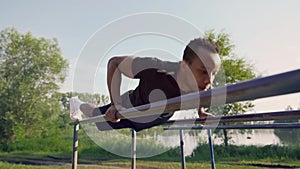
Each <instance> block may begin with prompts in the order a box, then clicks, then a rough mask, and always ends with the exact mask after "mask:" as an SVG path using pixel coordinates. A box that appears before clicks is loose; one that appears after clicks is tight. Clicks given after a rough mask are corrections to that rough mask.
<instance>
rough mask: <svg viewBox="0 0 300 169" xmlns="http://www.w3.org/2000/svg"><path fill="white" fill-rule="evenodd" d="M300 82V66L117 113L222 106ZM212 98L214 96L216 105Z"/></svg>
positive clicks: (120, 115)
mask: <svg viewBox="0 0 300 169" xmlns="http://www.w3.org/2000/svg"><path fill="white" fill-rule="evenodd" d="M299 86H300V69H298V70H294V71H290V72H285V73H281V74H277V75H273V76H268V77H263V78H256V79H253V80H248V81H244V82H240V83H236V84H233V85H228V86H224V87H217V88H214V89H211V90H207V91H201V92H195V93H190V94H187V95H183V96H180V97H175V98H171V99H168V100H163V101H158V102H155V103H151V104H146V105H141V106H137V107H133V108H129V109H126V110H124V111H120V112H119V113H117V117H118V118H135V117H145V116H149V115H155V114H162V113H167V112H174V111H177V110H180V109H191V108H196V107H199V106H201V107H209V106H218V105H223V104H226V103H233V102H238V101H246V100H254V99H259V98H264V97H270V96H278V95H284V94H290V93H296V92H300V87H299ZM199 100H200V103H199ZM212 100H214V102H213V105H212ZM104 121H106V118H105V115H100V116H95V117H91V118H88V119H83V120H80V121H78V122H74V123H92V122H104Z"/></svg>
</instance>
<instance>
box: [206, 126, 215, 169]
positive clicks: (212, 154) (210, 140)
mask: <svg viewBox="0 0 300 169" xmlns="http://www.w3.org/2000/svg"><path fill="white" fill-rule="evenodd" d="M207 135H208V143H209V152H210V161H211V168H212V169H215V168H216V167H215V156H214V145H213V143H212V139H211V129H207Z"/></svg>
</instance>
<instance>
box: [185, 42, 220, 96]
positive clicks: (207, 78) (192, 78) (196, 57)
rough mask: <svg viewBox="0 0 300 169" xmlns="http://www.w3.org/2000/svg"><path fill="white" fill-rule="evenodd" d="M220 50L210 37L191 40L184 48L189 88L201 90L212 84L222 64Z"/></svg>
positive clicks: (186, 85)
mask: <svg viewBox="0 0 300 169" xmlns="http://www.w3.org/2000/svg"><path fill="white" fill-rule="evenodd" d="M219 52H220V48H219V46H218V45H216V44H215V43H214V42H213V41H211V40H209V39H202V38H198V39H194V40H192V41H190V43H189V44H188V45H187V46H186V48H185V50H184V53H183V62H182V69H183V71H184V72H185V75H186V77H184V80H185V81H184V83H185V87H186V88H187V90H189V91H201V90H206V89H208V88H209V87H210V86H211V84H212V82H213V79H214V76H215V75H216V73H217V71H218V69H219V67H220V65H221V61H220V58H219V55H218V53H219Z"/></svg>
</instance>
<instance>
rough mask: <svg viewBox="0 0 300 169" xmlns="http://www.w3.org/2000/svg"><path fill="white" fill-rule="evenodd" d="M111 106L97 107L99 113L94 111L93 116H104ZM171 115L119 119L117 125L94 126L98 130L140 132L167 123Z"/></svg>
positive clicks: (110, 123)
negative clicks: (124, 129) (131, 130)
mask: <svg viewBox="0 0 300 169" xmlns="http://www.w3.org/2000/svg"><path fill="white" fill-rule="evenodd" d="M110 106H111V104H108V105H105V106H102V107H99V108H98V109H99V110H100V111H97V112H96V111H94V116H98V115H101V114H105V112H106V111H107V109H108V108H109V107H110ZM172 115H173V113H168V114H163V115H153V116H147V117H140V118H133V119H121V120H120V122H118V123H112V122H109V121H107V122H96V126H97V128H98V129H99V130H102V131H106V130H113V129H123V128H133V129H134V130H135V131H141V130H143V129H147V128H151V127H154V126H158V125H161V124H163V123H165V122H167V121H168V120H169V119H170V118H171V117H172Z"/></svg>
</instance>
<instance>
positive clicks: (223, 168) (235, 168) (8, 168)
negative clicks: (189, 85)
mask: <svg viewBox="0 0 300 169" xmlns="http://www.w3.org/2000/svg"><path fill="white" fill-rule="evenodd" d="M210 167H211V166H210V163H187V166H186V168H187V169H208V168H210ZM216 167H217V168H218V169H259V168H260V169H261V167H254V166H249V165H243V164H217V165H216ZM0 168H1V169H69V168H71V165H70V164H65V165H64V166H32V165H20V164H9V163H5V162H0ZM80 168H83V169H87V168H88V169H123V168H124V169H125V168H126V169H128V168H130V161H127V162H126V161H124V162H101V163H99V164H96V165H95V164H93V165H92V164H90V165H88V164H85V165H78V169H80ZM137 168H138V169H178V168H181V164H180V163H179V162H149V161H138V162H137Z"/></svg>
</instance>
